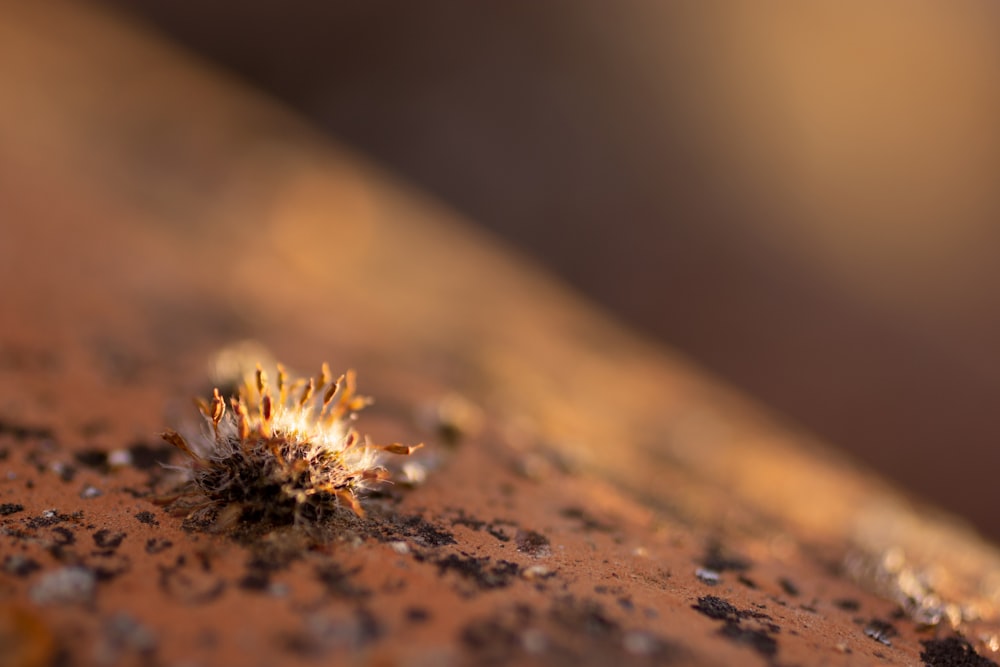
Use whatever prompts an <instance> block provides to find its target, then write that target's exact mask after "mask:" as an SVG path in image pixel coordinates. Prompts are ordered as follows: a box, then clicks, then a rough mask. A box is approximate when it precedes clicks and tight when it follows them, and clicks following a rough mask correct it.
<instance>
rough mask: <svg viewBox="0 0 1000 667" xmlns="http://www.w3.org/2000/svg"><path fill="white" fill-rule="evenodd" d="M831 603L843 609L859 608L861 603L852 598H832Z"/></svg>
mask: <svg viewBox="0 0 1000 667" xmlns="http://www.w3.org/2000/svg"><path fill="white" fill-rule="evenodd" d="M833 604H834V605H835V606H837V607H839V608H840V609H843V610H844V611H857V610H858V609H861V603H860V602H858V601H857V600H854V599H852V598H841V599H839V600H834V601H833Z"/></svg>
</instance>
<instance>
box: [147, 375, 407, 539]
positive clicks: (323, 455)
mask: <svg viewBox="0 0 1000 667" xmlns="http://www.w3.org/2000/svg"><path fill="white" fill-rule="evenodd" d="M370 403H371V399H370V398H367V397H364V396H359V395H358V394H357V393H356V385H355V374H354V371H347V373H345V374H344V375H341V376H340V377H339V378H337V379H336V380H333V379H332V376H331V375H330V369H329V367H328V366H327V365H326V364H323V366H322V368H321V370H320V373H319V375H318V376H317V377H315V378H308V379H306V378H302V379H296V380H294V381H292V382H291V383H290V382H289V380H288V376H287V373H286V372H285V369H284V368H283V367H282V366H281V365H278V377H277V386H276V387H274V388H272V387H271V385H270V383H269V381H268V378H267V375H266V374H265V373H264V371H263V369H262V368H261V367H260V365H258V366H257V371H256V373H254V374H253V375H252V376H250V377H247V378H244V381H243V385H242V387H241V388H240V389H239V390H238V392H237V395H236V396H234V397H232V398H230V399H229V401H228V407H227V401H226V399H225V398H223V396H222V395H221V394H220V393H219V390H218V389H215V390H214V392H213V394H212V397H211V399H209V400H207V401H206V400H203V399H197V404H198V408H199V410H200V411H201V414H202V416H203V417H204V419H205V422H206V424H207V427H206V428H205V429H204V432H203V434H202V435H201V437H199V438H197V439H191V440H190V441H189V440H187V439H185V438H184V437H183V436H182V435H180V434H179V433H177V432H176V431H173V430H167V431H166V432H165V433H163V439H164V440H166V441H167V442H169V443H170V444H172V445H173V446H174V447H176V448H177V449H179V450H180V451H181V452H183V453H184V454H185V455H186V456H187V457H188V464H187V466H186V467H187V469H188V470H189V472H190V476H191V479H190V482H189V484H188V485H187V486H186V487H185V488H184V490H183V491H182V492H181V493H179V494H178V495H177V496H176V497H175V498H174V499H173V500H175V501H177V500H179V499H180V498H187V499H188V501H189V502H187V503H185V504H184V507H185V508H186V509H191V510H192V513H194V512H197V511H199V510H205V509H215V510H217V511H218V516H219V520H220V522H221V521H223V519H224V520H225V521H226V522H235V521H237V520H239V519H240V518H242V517H256V518H261V519H267V520H271V521H274V522H277V523H285V522H292V521H294V522H295V523H299V522H301V521H304V520H305V521H315V520H317V519H319V518H321V517H322V516H323V515H324V514H325V513H327V512H329V511H332V510H333V509H335V508H337V507H347V508H349V509H351V510H352V511H353V512H354V513H355V514H357V515H359V516H361V515H362V513H363V512H362V508H361V504H360V501H359V494H361V493H363V492H364V491H365V490H366V489H369V488H371V487H372V486H373V485H375V484H378V483H380V482H383V481H385V480H386V479H387V478H388V476H389V473H388V471H387V470H386V469H385V468H384V467H382V466H380V465H379V464H378V459H379V455H380V453H381V452H388V453H391V454H396V455H402V456H408V455H409V454H411V453H412V452H413V451H414V450H416V449H418V448H419V447H421V446H422V445H416V446H408V445H401V444H398V443H392V444H389V445H375V444H372V443H371V442H370V441H369V440H368V438H365V439H364V440H363V441H362V440H361V439H360V438H359V437H358V434H357V432H356V431H355V430H354V429H353V428H352V427H351V426H350V424H351V422H352V421H353V420H354V418H355V417H356V413H357V412H358V411H359V410H361V409H362V408H364V407H365V406H367V405H369V404H370ZM199 497H200V498H199ZM192 499H196V500H195V502H194V503H191V502H190V501H191V500H192Z"/></svg>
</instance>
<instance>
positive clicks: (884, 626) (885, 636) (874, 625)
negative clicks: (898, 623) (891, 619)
mask: <svg viewBox="0 0 1000 667" xmlns="http://www.w3.org/2000/svg"><path fill="white" fill-rule="evenodd" d="M896 634H897V632H896V628H895V627H893V625H892V624H891V623H886V622H885V621H881V620H879V619H877V618H873V619H872V620H870V621H868V624H867V625H866V626H865V635H866V636H867V637H871V638H872V639H874V640H875V641H877V642H879V643H880V644H885V645H886V646H892V638H893V637H895V636H896Z"/></svg>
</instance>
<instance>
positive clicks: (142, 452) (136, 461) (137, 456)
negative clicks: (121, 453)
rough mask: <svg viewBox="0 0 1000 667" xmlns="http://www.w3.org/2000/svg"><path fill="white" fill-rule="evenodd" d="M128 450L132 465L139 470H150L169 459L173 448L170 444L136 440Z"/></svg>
mask: <svg viewBox="0 0 1000 667" xmlns="http://www.w3.org/2000/svg"><path fill="white" fill-rule="evenodd" d="M128 451H129V454H130V455H131V457H132V465H133V466H134V467H136V468H138V469H139V470H151V469H155V468H158V467H159V465H160V464H161V463H167V462H168V461H170V457H171V456H172V455H173V453H174V448H173V447H171V446H170V445H149V444H147V443H145V442H137V443H134V444H132V445H131V446H130V447H129V448H128Z"/></svg>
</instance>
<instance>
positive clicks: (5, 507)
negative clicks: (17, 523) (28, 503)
mask: <svg viewBox="0 0 1000 667" xmlns="http://www.w3.org/2000/svg"><path fill="white" fill-rule="evenodd" d="M23 511H24V505H21V504H20V503H4V504H2V505H0V516H9V515H11V514H16V513H18V512H23Z"/></svg>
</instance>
